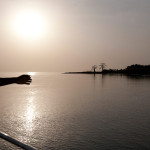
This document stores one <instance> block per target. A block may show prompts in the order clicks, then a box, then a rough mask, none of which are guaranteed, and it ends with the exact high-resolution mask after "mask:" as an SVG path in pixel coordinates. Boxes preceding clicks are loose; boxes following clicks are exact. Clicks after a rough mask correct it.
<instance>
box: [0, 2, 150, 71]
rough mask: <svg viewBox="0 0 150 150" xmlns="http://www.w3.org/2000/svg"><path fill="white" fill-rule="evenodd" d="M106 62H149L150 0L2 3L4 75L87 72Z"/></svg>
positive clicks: (0, 44)
mask: <svg viewBox="0 0 150 150" xmlns="http://www.w3.org/2000/svg"><path fill="white" fill-rule="evenodd" d="M28 12H29V13H28ZM30 12H33V18H34V17H35V18H36V19H33V18H32V15H31V13H30ZM23 13H24V14H25V16H26V17H24V16H23V15H22V14H23ZM26 14H28V15H26ZM30 16H31V17H30ZM36 16H37V17H36ZM18 18H19V19H18ZM28 18H29V19H28ZM34 20H35V21H34ZM30 25H31V27H30ZM30 34H31V35H30ZM102 62H105V63H106V64H107V68H125V67H126V66H128V65H131V64H150V0H0V71H54V72H55V71H82V70H90V69H91V66H92V65H95V64H97V65H98V64H100V63H102Z"/></svg>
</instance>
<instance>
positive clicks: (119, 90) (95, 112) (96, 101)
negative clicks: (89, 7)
mask: <svg viewBox="0 0 150 150" xmlns="http://www.w3.org/2000/svg"><path fill="white" fill-rule="evenodd" d="M20 74H22V73H0V76H1V77H8V76H18V75H20ZM32 79H33V82H32V84H31V85H30V86H27V85H16V84H13V85H8V86H3V87H0V131H2V132H5V133H7V134H9V135H10V136H12V137H14V138H16V139H18V140H20V141H22V142H23V143H26V144H29V145H32V146H33V147H35V148H37V149H39V150H149V149H150V77H138V76H137V77H135V76H130V77H129V76H120V75H103V76H102V75H95V76H94V75H83V74H61V73H35V75H33V76H32ZM13 149H14V150H18V149H20V148H17V147H16V146H14V145H13V144H10V143H8V142H6V141H4V140H2V139H0V150H13Z"/></svg>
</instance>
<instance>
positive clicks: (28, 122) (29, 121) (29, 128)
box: [25, 96, 35, 132]
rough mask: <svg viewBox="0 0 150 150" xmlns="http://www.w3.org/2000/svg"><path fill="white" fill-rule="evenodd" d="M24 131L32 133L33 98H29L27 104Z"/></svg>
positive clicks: (33, 116)
mask: <svg viewBox="0 0 150 150" xmlns="http://www.w3.org/2000/svg"><path fill="white" fill-rule="evenodd" d="M25 116H26V124H25V126H26V130H27V131H28V132H32V129H33V127H34V124H33V120H34V118H35V105H34V97H32V96H31V97H29V99H28V104H27V110H26V114H25Z"/></svg>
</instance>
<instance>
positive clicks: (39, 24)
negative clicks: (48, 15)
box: [14, 10, 45, 39]
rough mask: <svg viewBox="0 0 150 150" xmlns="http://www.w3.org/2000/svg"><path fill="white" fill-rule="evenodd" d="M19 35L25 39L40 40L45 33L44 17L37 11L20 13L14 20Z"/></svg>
mask: <svg viewBox="0 0 150 150" xmlns="http://www.w3.org/2000/svg"><path fill="white" fill-rule="evenodd" d="M14 29H15V32H16V33H17V34H19V35H20V36H22V37H25V38H30V39H32V38H39V37H41V36H42V35H43V34H44V32H45V21H44V17H43V16H42V15H41V14H40V13H38V12H35V11H29V10H28V11H23V12H20V13H19V14H18V15H17V16H16V18H15V20H14Z"/></svg>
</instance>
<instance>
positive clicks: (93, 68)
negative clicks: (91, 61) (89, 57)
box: [91, 65, 97, 74]
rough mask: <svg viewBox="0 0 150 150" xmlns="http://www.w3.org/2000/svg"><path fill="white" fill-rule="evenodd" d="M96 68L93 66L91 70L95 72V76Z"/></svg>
mask: <svg viewBox="0 0 150 150" xmlns="http://www.w3.org/2000/svg"><path fill="white" fill-rule="evenodd" d="M96 68H97V66H96V65H94V66H92V69H91V70H92V71H93V72H94V74H95V72H96Z"/></svg>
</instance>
